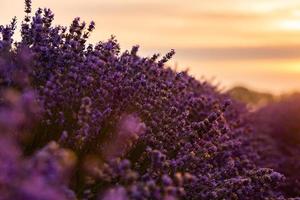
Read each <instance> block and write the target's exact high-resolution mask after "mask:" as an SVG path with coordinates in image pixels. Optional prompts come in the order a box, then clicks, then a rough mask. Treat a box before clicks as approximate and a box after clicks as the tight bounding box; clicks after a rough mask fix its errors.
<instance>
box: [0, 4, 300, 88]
mask: <svg viewBox="0 0 300 200" xmlns="http://www.w3.org/2000/svg"><path fill="white" fill-rule="evenodd" d="M33 1H34V4H33V5H34V8H37V7H45V6H46V7H50V8H51V9H52V10H53V11H54V13H55V14H56V17H55V23H56V24H59V23H62V24H64V25H67V24H70V22H71V21H72V19H73V18H74V17H77V16H80V17H81V18H82V19H83V20H85V21H87V22H88V21H90V20H92V19H93V20H94V21H95V22H96V25H97V26H96V30H95V32H94V34H93V35H92V37H91V42H97V41H99V40H105V39H107V38H109V36H110V35H111V34H113V35H116V36H117V39H118V40H119V41H120V43H121V47H122V49H127V48H130V46H132V45H135V44H139V45H140V46H141V53H140V54H141V55H145V56H148V55H151V54H152V53H155V52H161V53H163V54H164V53H166V52H167V51H168V50H169V49H171V48H174V49H175V50H176V52H177V54H176V56H175V57H174V58H173V60H172V61H171V62H170V63H169V64H170V65H172V66H174V65H175V63H177V65H178V69H186V68H189V70H190V74H191V75H193V76H195V77H197V78H201V77H202V76H205V77H206V78H209V79H211V78H212V77H215V80H216V82H221V85H222V86H224V87H226V88H229V87H231V86H232V85H236V84H242V85H245V86H248V87H250V88H253V89H258V90H261V91H272V92H275V93H280V92H287V91H292V90H300V0H209V1H204V0H184V1H183V0H33ZM0 13H1V14H0V24H5V23H7V22H9V21H10V19H11V17H13V16H15V15H16V16H17V17H18V18H19V20H21V19H22V16H23V0H1V6H0Z"/></svg>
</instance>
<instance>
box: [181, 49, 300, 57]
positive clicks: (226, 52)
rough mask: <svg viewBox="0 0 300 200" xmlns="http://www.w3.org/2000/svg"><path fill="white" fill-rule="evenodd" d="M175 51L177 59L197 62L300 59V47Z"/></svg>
mask: <svg viewBox="0 0 300 200" xmlns="http://www.w3.org/2000/svg"><path fill="white" fill-rule="evenodd" d="M176 51H177V55H178V57H185V58H190V59H198V60H214V61H218V60H219V61H224V60H264V59H265V60H278V59H300V46H259V47H224V48H218V47H216V48H211V47H207V48H179V49H177V50H176Z"/></svg>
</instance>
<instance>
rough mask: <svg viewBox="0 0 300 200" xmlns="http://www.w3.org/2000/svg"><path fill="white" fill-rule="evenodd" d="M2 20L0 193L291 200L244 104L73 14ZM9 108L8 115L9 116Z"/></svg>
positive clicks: (120, 199)
mask: <svg viewBox="0 0 300 200" xmlns="http://www.w3.org/2000/svg"><path fill="white" fill-rule="evenodd" d="M25 2H26V9H25V12H26V13H27V14H26V17H25V19H24V21H23V23H22V27H21V34H22V40H21V41H20V42H18V43H13V40H12V36H13V32H14V30H15V24H16V21H15V20H13V21H12V23H11V24H10V25H8V26H1V27H0V33H1V34H0V36H1V40H0V71H1V74H0V92H1V99H0V100H1V101H0V127H1V130H4V131H2V132H1V135H0V143H1V145H0V150H1V151H0V169H1V170H0V194H1V195H0V199H1V200H2V199H37V200H40V199H47V200H48V199H49V200H52V199H99V200H127V199H128V200H129V199H135V200H140V199H158V200H159V199H163V200H175V199H203V200H206V199H245V200H247V199H249V200H250V199H258V200H259V199H286V198H285V196H284V193H282V191H281V189H280V188H281V186H282V185H283V184H284V183H285V177H284V176H283V175H282V174H280V173H278V172H276V171H274V170H272V169H270V168H264V167H263V166H262V167H258V166H256V164H255V163H256V162H257V161H258V160H259V156H258V155H257V153H256V151H255V149H254V147H253V145H252V144H250V143H249V137H248V135H249V134H250V130H251V129H250V128H249V127H248V125H247V118H246V117H245V116H244V115H243V113H247V111H246V109H245V108H244V106H243V105H239V104H238V103H235V102H233V103H230V101H229V100H228V99H227V98H228V97H227V96H226V95H222V94H219V93H218V92H217V91H216V89H215V88H214V87H212V86H211V85H209V84H208V83H205V82H203V83H201V82H199V81H197V80H195V79H194V78H192V77H190V76H188V75H187V73H186V72H180V73H177V72H174V71H172V70H171V69H169V68H166V67H165V66H164V63H166V62H167V61H168V60H169V59H170V58H171V57H172V56H173V54H174V51H173V50H172V51H171V52H170V53H168V54H167V55H165V56H164V57H163V58H162V59H161V60H158V57H159V55H153V56H152V57H151V58H141V57H139V56H138V55H137V52H138V46H134V47H133V48H132V49H131V51H125V52H124V53H120V47H119V45H118V43H117V41H116V40H115V39H114V37H112V38H111V39H110V40H108V41H107V42H99V43H98V44H97V45H95V46H93V45H87V44H86V41H87V39H88V36H89V34H90V33H91V32H92V30H93V29H94V26H95V24H94V23H93V22H92V23H90V24H89V25H86V24H85V23H84V22H81V21H80V19H79V18H75V19H74V21H73V22H72V25H71V26H70V27H69V28H66V27H63V26H55V27H54V26H52V25H51V23H52V21H53V18H54V15H53V13H52V12H51V11H50V10H49V9H44V10H42V9H39V10H37V12H36V13H35V15H34V16H33V17H31V16H30V13H31V7H30V4H31V2H30V0H26V1H25ZM8 116H9V117H8Z"/></svg>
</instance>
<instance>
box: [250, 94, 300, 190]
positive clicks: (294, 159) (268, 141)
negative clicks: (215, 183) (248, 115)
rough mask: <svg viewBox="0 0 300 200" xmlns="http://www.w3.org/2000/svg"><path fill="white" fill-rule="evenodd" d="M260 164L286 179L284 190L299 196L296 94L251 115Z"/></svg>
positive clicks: (299, 135)
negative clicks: (283, 175) (284, 176)
mask: <svg viewBox="0 0 300 200" xmlns="http://www.w3.org/2000/svg"><path fill="white" fill-rule="evenodd" d="M252 118H253V119H252V120H253V123H254V126H253V127H254V130H255V135H254V136H255V138H254V144H256V145H257V146H258V148H257V149H259V151H260V152H259V154H260V155H261V158H260V159H259V160H258V161H259V165H261V166H262V165H264V166H268V167H271V168H273V169H276V170H277V171H279V172H281V173H283V174H285V175H286V177H287V183H286V185H285V186H284V191H285V192H286V193H287V194H288V195H289V196H300V157H299V153H300V140H299V138H300V123H299V122H300V95H299V94H293V95H291V96H287V97H283V98H282V99H281V100H279V101H277V102H274V103H271V104H269V105H267V106H265V107H263V108H261V109H260V110H258V111H257V112H255V113H253V114H252Z"/></svg>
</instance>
